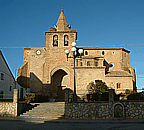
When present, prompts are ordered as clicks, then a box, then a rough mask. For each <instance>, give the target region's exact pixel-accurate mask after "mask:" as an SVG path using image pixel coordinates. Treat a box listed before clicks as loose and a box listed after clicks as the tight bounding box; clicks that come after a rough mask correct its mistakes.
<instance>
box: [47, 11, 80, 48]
mask: <svg viewBox="0 0 144 130" xmlns="http://www.w3.org/2000/svg"><path fill="white" fill-rule="evenodd" d="M45 35H46V48H48V49H50V50H51V49H52V50H53V49H55V48H57V49H60V48H70V47H71V43H72V42H74V41H75V40H76V39H77V31H76V30H70V25H68V24H67V21H66V18H65V15H64V10H63V9H62V10H61V12H60V15H59V18H58V21H57V23H56V25H54V27H50V28H49V30H48V31H46V32H45Z"/></svg>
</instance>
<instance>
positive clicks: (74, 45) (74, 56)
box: [65, 42, 83, 102]
mask: <svg viewBox="0 0 144 130" xmlns="http://www.w3.org/2000/svg"><path fill="white" fill-rule="evenodd" d="M71 51H72V54H73V57H71V56H70V57H69V56H68V55H69V53H70V50H68V49H67V50H65V53H66V55H67V61H68V58H73V59H74V102H77V96H76V79H75V58H76V57H77V56H78V55H77V49H76V42H72V48H71ZM78 52H79V54H80V57H81V55H82V53H83V49H79V50H78Z"/></svg>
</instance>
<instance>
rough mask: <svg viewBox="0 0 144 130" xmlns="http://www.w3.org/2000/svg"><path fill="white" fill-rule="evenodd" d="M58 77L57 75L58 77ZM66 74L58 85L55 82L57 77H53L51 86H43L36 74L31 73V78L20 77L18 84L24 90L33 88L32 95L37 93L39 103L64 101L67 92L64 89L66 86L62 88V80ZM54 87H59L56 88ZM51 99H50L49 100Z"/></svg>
mask: <svg viewBox="0 0 144 130" xmlns="http://www.w3.org/2000/svg"><path fill="white" fill-rule="evenodd" d="M56 76H57V75H56ZM63 76H64V74H63V75H62V76H61V77H59V81H57V82H58V83H57V84H56V83H55V82H54V79H55V77H53V76H52V79H51V84H43V83H42V81H41V80H40V79H39V78H38V77H37V76H36V75H35V74H34V73H32V72H31V73H30V78H28V77H24V76H19V77H18V78H17V82H18V83H19V84H20V85H21V86H22V87H24V88H31V93H35V94H36V96H37V97H38V98H37V101H38V102H40V101H42V100H43V101H46V99H47V101H49V99H56V100H64V99H65V92H64V90H63V89H62V88H63V87H65V86H61V82H62V78H63ZM54 85H57V86H56V87H55V86H54ZM48 97H49V98H48Z"/></svg>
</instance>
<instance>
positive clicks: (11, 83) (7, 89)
mask: <svg viewBox="0 0 144 130" xmlns="http://www.w3.org/2000/svg"><path fill="white" fill-rule="evenodd" d="M14 88H17V89H19V98H21V99H22V98H24V93H25V89H23V88H22V87H21V86H20V85H19V84H18V83H17V82H15V78H14V76H13V74H12V72H11V70H10V68H9V66H8V64H7V62H6V60H5V58H4V55H3V54H2V52H1V51H0V99H12V98H13V89H14Z"/></svg>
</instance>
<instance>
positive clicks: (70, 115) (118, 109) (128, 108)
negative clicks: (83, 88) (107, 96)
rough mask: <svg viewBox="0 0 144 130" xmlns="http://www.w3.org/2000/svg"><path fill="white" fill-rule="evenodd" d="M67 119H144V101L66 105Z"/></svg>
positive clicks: (67, 103)
mask: <svg viewBox="0 0 144 130" xmlns="http://www.w3.org/2000/svg"><path fill="white" fill-rule="evenodd" d="M65 118H66V119H94V120H95V119H144V101H122V102H114V103H111V102H86V103H82V102H81V103H78V102H77V103H69V102H66V103H65Z"/></svg>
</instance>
